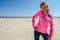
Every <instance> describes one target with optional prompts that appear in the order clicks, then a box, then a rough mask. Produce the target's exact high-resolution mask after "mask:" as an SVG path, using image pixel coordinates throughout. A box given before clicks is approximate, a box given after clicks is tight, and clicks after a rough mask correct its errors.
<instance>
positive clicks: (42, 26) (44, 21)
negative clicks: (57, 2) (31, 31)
mask: <svg viewBox="0 0 60 40" xmlns="http://www.w3.org/2000/svg"><path fill="white" fill-rule="evenodd" d="M37 16H39V20H38V23H37V24H36V31H38V32H41V33H45V34H46V33H47V34H48V32H47V29H48V27H49V26H48V24H49V25H50V31H49V32H50V33H49V34H48V35H49V36H50V37H52V36H53V18H51V17H50V14H48V16H46V15H45V14H44V12H43V11H39V12H37V13H36V14H35V15H34V16H33V17H32V25H33V27H34V26H35V18H36V17H37Z"/></svg>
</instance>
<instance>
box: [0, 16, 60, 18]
mask: <svg viewBox="0 0 60 40" xmlns="http://www.w3.org/2000/svg"><path fill="white" fill-rule="evenodd" d="M0 18H32V17H6V16H4V17H1V16H0ZM54 18H60V17H54Z"/></svg>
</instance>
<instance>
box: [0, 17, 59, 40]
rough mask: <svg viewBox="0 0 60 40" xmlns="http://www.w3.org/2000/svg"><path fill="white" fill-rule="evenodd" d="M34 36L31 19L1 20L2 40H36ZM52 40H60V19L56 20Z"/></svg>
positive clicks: (0, 38)
mask: <svg viewBox="0 0 60 40" xmlns="http://www.w3.org/2000/svg"><path fill="white" fill-rule="evenodd" d="M33 34H34V30H33V27H32V24H31V18H0V40H34V36H33ZM41 40H43V39H42V37H41ZM52 40H60V18H54V36H53V38H52Z"/></svg>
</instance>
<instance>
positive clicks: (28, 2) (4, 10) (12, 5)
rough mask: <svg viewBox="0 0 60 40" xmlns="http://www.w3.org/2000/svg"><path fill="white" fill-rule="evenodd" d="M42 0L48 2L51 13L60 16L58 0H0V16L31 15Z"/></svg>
mask: <svg viewBox="0 0 60 40" xmlns="http://www.w3.org/2000/svg"><path fill="white" fill-rule="evenodd" d="M43 1H44V2H46V3H47V4H48V6H49V10H50V14H51V15H53V16H54V17H60V0H0V16H8V17H9V16H12V17H14V16H15V17H23V16H26V17H28V16H29V17H32V16H33V15H34V14H35V13H37V12H38V11H39V10H40V3H41V2H43Z"/></svg>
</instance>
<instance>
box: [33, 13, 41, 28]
mask: <svg viewBox="0 0 60 40" xmlns="http://www.w3.org/2000/svg"><path fill="white" fill-rule="evenodd" d="M39 14H40V12H37V13H36V14H35V15H33V17H32V26H33V27H34V24H35V18H36V17H37V16H39Z"/></svg>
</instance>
